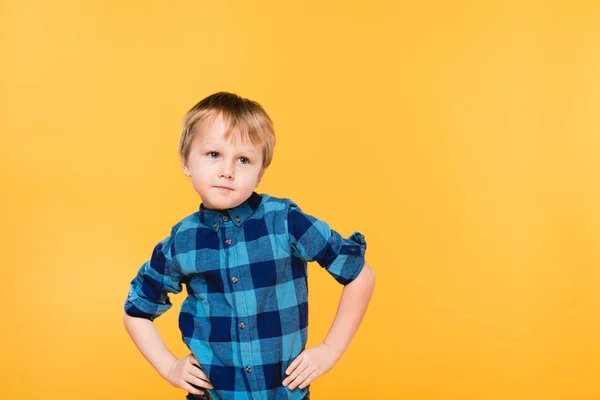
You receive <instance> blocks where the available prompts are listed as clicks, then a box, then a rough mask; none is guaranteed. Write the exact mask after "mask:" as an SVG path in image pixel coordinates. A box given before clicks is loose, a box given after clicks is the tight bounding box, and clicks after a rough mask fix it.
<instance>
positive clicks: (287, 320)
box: [125, 193, 366, 400]
mask: <svg viewBox="0 0 600 400" xmlns="http://www.w3.org/2000/svg"><path fill="white" fill-rule="evenodd" d="M365 249H366V243H365V240H364V237H363V236H362V235H361V234H360V233H358V232H355V233H353V234H352V235H351V236H350V237H349V238H348V239H344V238H343V237H342V236H340V234H338V233H337V232H335V231H333V230H331V229H330V228H329V226H328V225H327V224H326V223H325V222H323V221H320V220H318V219H315V218H314V217H311V216H310V215H307V214H305V213H303V212H302V211H301V210H300V208H298V206H297V205H296V204H295V203H294V202H292V201H290V200H288V199H278V198H275V197H271V196H268V195H265V194H263V195H259V194H257V193H253V194H252V195H251V196H250V197H249V198H248V200H246V201H245V202H244V203H242V204H240V205H239V206H237V207H235V208H232V209H229V210H227V211H214V210H209V209H206V208H205V207H204V206H203V205H201V206H200V211H199V212H197V213H194V214H192V215H190V216H188V217H186V218H185V219H183V220H182V221H181V222H179V223H178V224H177V225H175V226H174V227H173V229H172V231H171V235H170V236H169V237H167V238H166V239H164V240H163V241H162V242H160V243H159V244H158V245H157V246H156V247H155V248H154V251H153V253H152V257H151V259H150V260H149V261H147V262H146V263H145V264H144V265H143V266H142V267H141V268H140V270H139V272H138V274H137V276H136V277H135V278H134V279H133V281H132V282H131V289H130V291H129V295H128V297H127V300H126V302H125V311H126V313H127V314H129V315H131V316H133V317H142V318H148V319H150V320H154V319H155V318H156V317H158V316H159V315H161V314H162V313H164V312H165V311H167V310H168V309H169V308H170V307H171V302H170V300H169V297H168V294H169V293H179V292H181V291H182V286H183V285H184V284H185V285H186V287H187V293H188V295H187V298H186V299H185V301H184V302H183V304H182V306H181V313H180V315H179V328H180V329H181V333H182V334H183V340H184V342H185V344H186V345H187V346H188V347H189V348H190V350H191V351H192V353H193V354H194V356H195V357H196V358H197V359H198V362H199V363H200V365H201V366H202V369H203V370H204V372H205V373H206V375H207V376H208V378H209V379H210V381H211V382H212V384H213V385H214V388H215V389H214V390H210V391H209V392H210V394H211V395H212V397H213V398H214V399H236V400H238V399H240V400H241V399H253V400H259V399H260V400H262V399H301V398H302V397H303V396H304V395H305V394H306V392H307V390H308V389H306V388H305V389H298V388H296V389H295V390H293V391H290V390H289V389H287V388H286V387H284V386H282V381H283V379H284V378H285V376H286V375H285V370H286V368H287V367H288V365H289V364H290V363H291V362H292V361H293V360H294V358H295V357H296V356H298V354H300V352H301V351H302V350H303V349H304V348H305V346H306V339H307V325H308V288H307V262H309V261H317V262H318V263H319V264H320V265H321V266H322V267H323V268H325V269H326V270H327V271H328V272H329V273H330V274H331V275H332V276H333V277H334V278H335V279H336V280H337V281H338V282H340V283H341V284H343V285H345V284H348V283H350V282H351V281H352V280H354V279H355V278H356V277H357V276H358V274H359V273H360V271H361V270H362V267H363V265H364V254H365Z"/></svg>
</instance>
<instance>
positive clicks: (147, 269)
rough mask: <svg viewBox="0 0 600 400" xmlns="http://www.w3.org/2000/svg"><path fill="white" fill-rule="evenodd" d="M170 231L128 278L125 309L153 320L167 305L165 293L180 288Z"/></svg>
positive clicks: (167, 295)
mask: <svg viewBox="0 0 600 400" xmlns="http://www.w3.org/2000/svg"><path fill="white" fill-rule="evenodd" d="M172 237H173V235H171V236H169V237H168V238H166V239H164V240H163V241H162V242H160V243H159V244H157V245H156V247H155V248H154V251H153V252H152V257H151V258H150V260H148V261H147V262H145V263H144V264H143V265H142V267H141V268H140V269H139V271H138V273H137V275H136V276H135V278H134V279H133V280H132V281H131V285H130V289H129V294H128V295H127V300H126V301H125V312H126V313H127V314H128V315H130V316H132V317H140V318H146V319H149V320H151V321H153V320H154V319H155V318H157V317H159V316H160V315H161V314H163V313H164V312H165V311H167V310H168V309H169V308H171V306H172V304H171V300H170V299H169V293H180V292H181V291H182V284H181V273H180V271H179V268H178V267H177V264H176V262H175V260H174V257H173V254H172V248H173V246H172V243H173V238H172Z"/></svg>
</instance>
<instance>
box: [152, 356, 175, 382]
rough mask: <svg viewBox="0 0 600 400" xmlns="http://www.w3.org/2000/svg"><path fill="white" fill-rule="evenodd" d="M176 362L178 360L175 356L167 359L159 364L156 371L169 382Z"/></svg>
mask: <svg viewBox="0 0 600 400" xmlns="http://www.w3.org/2000/svg"><path fill="white" fill-rule="evenodd" d="M176 362H177V358H176V357H175V356H171V357H167V358H165V359H164V360H161V361H160V362H159V363H157V365H156V371H157V372H158V374H159V375H160V376H161V377H162V378H163V379H166V380H169V379H168V378H169V373H170V372H171V370H172V369H173V365H175V363H176Z"/></svg>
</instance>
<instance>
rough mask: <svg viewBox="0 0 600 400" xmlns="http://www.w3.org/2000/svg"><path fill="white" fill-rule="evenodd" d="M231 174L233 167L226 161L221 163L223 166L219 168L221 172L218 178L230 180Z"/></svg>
mask: <svg viewBox="0 0 600 400" xmlns="http://www.w3.org/2000/svg"><path fill="white" fill-rule="evenodd" d="M233 176H234V175H233V167H232V166H231V165H230V164H229V163H227V162H225V163H223V167H222V169H221V173H220V174H219V178H225V179H229V180H232V179H233Z"/></svg>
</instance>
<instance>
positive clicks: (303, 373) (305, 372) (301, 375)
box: [288, 364, 312, 390]
mask: <svg viewBox="0 0 600 400" xmlns="http://www.w3.org/2000/svg"><path fill="white" fill-rule="evenodd" d="M302 367H303V364H300V367H298V368H296V371H294V373H293V374H292V375H290V376H289V378H290V380H291V383H290V384H289V385H288V389H290V390H294V389H295V388H296V386H298V385H300V384H301V383H302V382H304V381H305V380H306V378H307V377H308V376H309V375H310V374H311V373H312V370H311V369H309V368H308V365H305V366H304V368H302Z"/></svg>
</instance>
